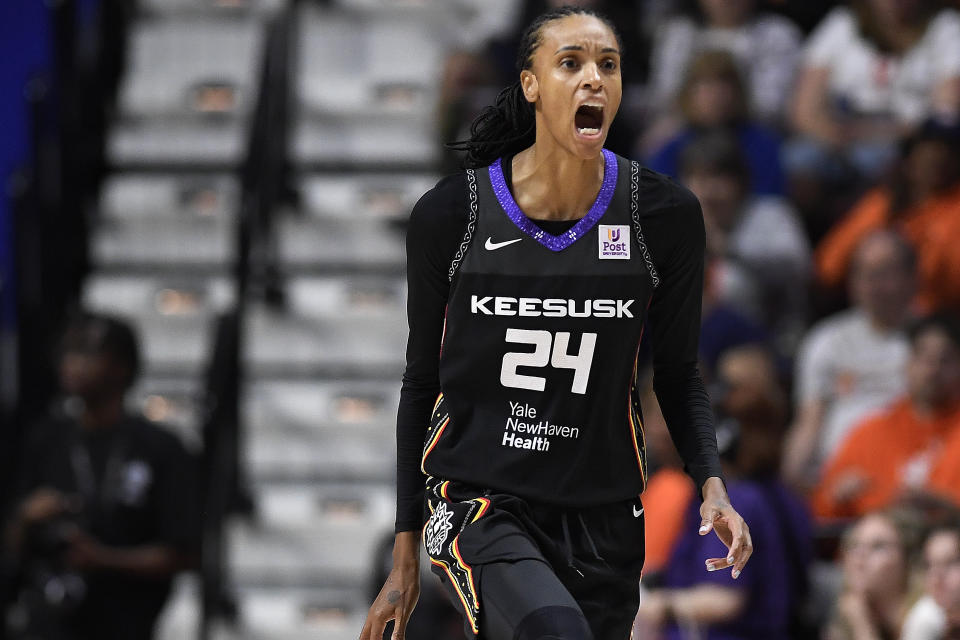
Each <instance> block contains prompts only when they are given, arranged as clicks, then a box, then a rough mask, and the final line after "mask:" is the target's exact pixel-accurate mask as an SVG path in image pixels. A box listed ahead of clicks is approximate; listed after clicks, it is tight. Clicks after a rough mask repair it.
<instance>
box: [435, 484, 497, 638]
mask: <svg viewBox="0 0 960 640" xmlns="http://www.w3.org/2000/svg"><path fill="white" fill-rule="evenodd" d="M450 485H451V483H450V481H449V480H438V479H436V478H434V477H432V476H430V477H428V478H427V490H426V497H427V507H428V508H429V509H430V519H429V520H427V523H426V525H424V527H423V546H424V547H425V548H426V551H427V554H428V555H429V556H430V562H431V563H432V564H433V565H434V566H435V567H438V568H439V569H440V570H442V571H443V572H444V573H445V574H446V575H447V577H448V578H449V579H450V584H451V585H452V586H453V588H454V590H455V591H456V593H457V596H458V597H459V598H460V602H461V604H462V605H463V611H464V613H465V614H466V617H467V621H468V622H469V623H470V628H471V629H472V630H473V633H474V634H478V633H479V628H478V625H477V621H478V620H479V618H480V598H479V597H478V592H477V586H476V582H475V581H474V578H473V568H472V567H471V566H470V565H469V564H467V563H466V562H464V560H463V556H462V555H461V554H460V548H459V546H458V544H457V543H458V539H459V537H460V534H461V533H462V532H463V530H464V529H465V528H466V526H467V525H468V524H472V523H474V522H476V521H477V520H479V519H480V518H481V517H483V515H484V514H485V513H487V511H488V510H489V509H490V500H489V499H488V498H485V497H479V496H478V497H475V498H470V499H467V500H462V501H458V500H455V499H452V498H451V497H450Z"/></svg>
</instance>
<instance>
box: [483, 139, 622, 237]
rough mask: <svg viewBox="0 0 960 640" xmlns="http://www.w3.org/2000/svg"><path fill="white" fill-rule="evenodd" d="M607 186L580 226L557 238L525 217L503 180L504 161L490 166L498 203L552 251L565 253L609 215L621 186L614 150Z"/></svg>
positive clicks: (607, 159) (607, 162)
mask: <svg viewBox="0 0 960 640" xmlns="http://www.w3.org/2000/svg"><path fill="white" fill-rule="evenodd" d="M603 159H604V164H603V184H602V185H601V186H600V193H598V194H597V199H596V200H595V201H594V203H593V206H592V207H590V211H588V212H587V215H585V216H584V217H582V218H581V219H580V221H579V222H577V224H575V225H573V226H572V227H571V228H570V229H569V230H568V231H567V232H566V233H564V234H563V235H559V236H555V235H552V234H549V233H547V232H546V231H544V230H543V229H541V228H540V227H538V226H537V224H536V223H535V222H534V221H533V220H531V219H530V218H528V217H527V216H525V215H524V214H523V211H521V210H520V207H519V205H517V201H516V200H514V199H513V195H512V194H511V193H510V188H509V187H508V186H507V181H506V180H505V179H504V177H503V167H501V166H500V158H497V161H496V162H494V163H493V164H492V165H490V182H491V183H492V184H493V192H494V193H495V194H496V195H497V200H498V201H499V202H500V206H501V207H502V208H503V210H504V212H505V213H506V214H507V217H509V218H510V220H512V221H513V224H515V225H517V227H518V228H519V229H520V230H521V231H523V232H524V233H526V234H527V235H528V236H530V237H531V238H533V239H534V240H536V241H537V242H539V243H540V244H542V245H543V246H545V247H546V248H547V249H550V250H551V251H563V250H564V249H566V248H567V247H569V246H570V245H571V244H573V243H574V242H576V241H577V239H578V238H580V237H581V236H582V235H584V234H585V233H587V232H588V231H590V229H592V228H593V226H594V225H595V224H597V221H598V220H600V218H602V217H603V214H604V213H606V211H607V207H609V206H610V201H611V200H613V192H614V189H616V187H617V156H616V155H614V154H613V152H611V151H607V150H606V149H604V150H603Z"/></svg>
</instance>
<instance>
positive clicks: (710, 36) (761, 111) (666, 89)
mask: <svg viewBox="0 0 960 640" xmlns="http://www.w3.org/2000/svg"><path fill="white" fill-rule="evenodd" d="M800 40H801V34H800V30H799V29H797V27H796V26H794V25H793V23H791V22H790V21H789V20H787V19H786V18H783V17H781V16H777V15H773V14H767V13H761V12H758V11H757V10H756V3H755V1H754V0H699V1H698V2H697V3H696V5H695V6H694V7H693V9H692V10H691V11H690V12H688V15H682V16H678V17H676V18H674V19H672V20H670V21H669V22H667V23H666V24H665V26H664V27H663V28H662V29H660V32H659V37H658V38H657V40H656V42H655V43H654V48H653V53H652V56H651V67H650V87H651V92H652V94H653V96H652V99H653V103H654V107H655V108H656V109H657V111H659V112H661V113H663V112H666V111H669V110H670V108H671V106H672V104H673V102H674V100H675V99H676V96H677V91H678V89H679V88H680V83H681V82H682V80H683V78H684V76H685V74H686V72H687V67H688V65H689V64H690V61H691V60H692V59H693V57H694V55H695V54H696V53H697V52H698V51H701V50H705V49H710V50H716V49H722V50H725V51H728V52H730V53H731V54H732V55H733V56H734V58H736V60H737V62H738V63H739V64H740V66H741V68H743V69H744V70H746V73H747V95H748V96H749V100H748V102H749V108H750V111H751V113H753V114H754V115H755V116H757V117H758V118H760V119H761V120H763V121H765V122H769V123H776V122H778V121H779V120H780V118H781V114H782V112H783V108H784V100H785V98H786V97H787V96H788V95H789V92H790V86H791V83H792V82H793V76H794V70H795V67H796V64H797V61H798V56H799V52H800Z"/></svg>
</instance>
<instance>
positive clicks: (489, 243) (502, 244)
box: [483, 237, 523, 251]
mask: <svg viewBox="0 0 960 640" xmlns="http://www.w3.org/2000/svg"><path fill="white" fill-rule="evenodd" d="M521 240H523V238H517V239H516V240H505V241H504V242H494V241H493V238H489V237H488V238H487V242H486V244H484V245H483V248H484V249H486V250H487V251H493V250H495V249H499V248H500V247H505V246H507V245H508V244H513V243H514V242H520V241H521Z"/></svg>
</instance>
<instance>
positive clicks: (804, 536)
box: [636, 346, 812, 640]
mask: <svg viewBox="0 0 960 640" xmlns="http://www.w3.org/2000/svg"><path fill="white" fill-rule="evenodd" d="M718 370H719V374H720V380H719V383H720V387H719V388H722V389H724V391H723V392H722V393H714V394H713V398H714V401H715V402H716V403H717V404H718V413H719V417H720V419H719V420H718V427H717V441H718V445H719V447H720V450H721V452H722V453H721V455H722V456H723V458H724V475H725V477H726V479H727V487H728V491H729V492H731V496H732V495H733V494H736V495H737V497H738V500H739V502H738V503H737V504H744V505H745V507H744V508H745V509H746V510H747V511H748V512H749V513H750V517H751V520H750V522H751V532H753V534H754V535H756V537H757V540H758V541H760V540H762V541H763V544H762V545H760V544H758V545H757V549H756V552H755V554H754V556H753V558H752V559H751V562H752V563H756V564H751V567H750V568H748V569H746V570H745V571H744V572H743V574H742V575H741V576H740V578H739V580H737V581H734V580H732V579H731V578H730V576H729V575H727V574H725V573H723V572H712V571H710V569H709V564H708V566H707V567H706V569H707V571H704V565H703V564H702V563H703V559H704V558H715V557H717V555H718V554H722V552H723V550H722V548H721V547H720V546H718V545H717V544H715V543H714V542H713V541H712V540H710V539H709V538H706V537H702V536H699V535H697V534H696V533H691V532H694V531H695V530H696V524H693V525H691V522H693V519H694V518H695V517H699V516H698V515H697V514H696V513H695V512H696V511H697V504H696V503H697V502H698V498H697V496H696V495H695V494H694V492H693V491H692V490H689V493H688V494H687V495H688V499H687V502H686V508H685V510H684V514H683V521H682V526H680V527H677V528H676V529H677V537H676V539H675V540H674V541H673V543H672V545H671V547H672V552H671V555H670V559H669V562H667V563H666V565H665V567H663V569H662V570H663V579H662V583H663V588H661V589H654V590H651V591H649V592H646V593H645V594H644V596H643V598H642V604H641V607H640V612H639V616H638V622H639V625H638V628H637V630H636V632H637V634H638V636H637V637H638V638H642V637H644V636H643V632H644V631H645V630H646V631H649V630H650V629H660V630H662V632H663V633H662V636H661V637H664V638H670V639H674V638H687V637H690V636H689V635H687V632H689V630H690V629H691V628H695V629H697V630H698V632H699V633H700V635H697V636H696V637H699V638H704V639H706V640H711V639H721V638H724V639H725V638H738V639H742V640H750V639H754V638H756V639H757V640H759V639H761V638H763V639H764V640H776V639H778V638H787V637H789V634H788V628H789V626H790V621H791V608H792V607H793V606H794V605H796V604H798V603H800V602H802V601H803V596H804V593H805V590H806V586H805V585H806V575H805V572H806V565H807V563H808V562H809V560H810V559H811V556H812V539H811V535H810V521H809V517H808V516H807V514H806V511H805V509H804V508H803V505H802V503H800V501H799V500H798V499H797V498H796V497H794V496H792V495H791V494H789V492H786V491H785V490H784V489H783V487H782V485H779V483H778V482H777V481H776V474H775V469H776V467H777V463H778V457H779V453H780V445H779V441H780V435H781V433H782V431H781V430H782V426H783V423H784V418H785V398H784V393H783V390H782V388H781V387H780V386H779V384H778V382H777V375H776V367H775V364H774V360H773V358H772V356H771V355H770V354H769V353H768V352H767V351H765V350H764V349H763V348H761V347H756V346H748V347H741V348H737V349H732V350H730V351H729V352H727V353H726V354H724V355H723V356H722V357H721V359H720V364H719V365H718ZM655 480H656V477H654V478H651V484H652V485H653V483H654V481H655ZM644 495H645V496H646V493H645V494H644ZM646 504H647V502H646V498H645V502H644V505H645V506H646ZM651 522H652V518H651ZM758 554H760V555H758ZM645 575H646V574H645ZM645 584H646V580H645ZM645 628H646V629H645Z"/></svg>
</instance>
